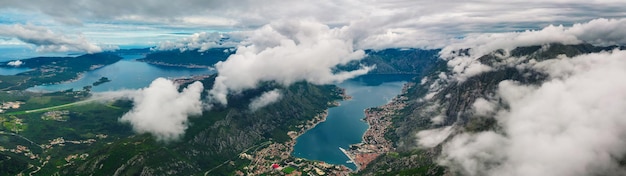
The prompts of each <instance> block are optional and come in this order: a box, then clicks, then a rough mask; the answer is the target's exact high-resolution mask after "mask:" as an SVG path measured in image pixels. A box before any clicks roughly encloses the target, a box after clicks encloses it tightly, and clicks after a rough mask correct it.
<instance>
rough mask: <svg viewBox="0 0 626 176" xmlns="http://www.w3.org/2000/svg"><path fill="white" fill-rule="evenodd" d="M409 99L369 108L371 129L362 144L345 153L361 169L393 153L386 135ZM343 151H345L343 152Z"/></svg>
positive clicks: (367, 131) (398, 99) (405, 87)
mask: <svg viewBox="0 0 626 176" xmlns="http://www.w3.org/2000/svg"><path fill="white" fill-rule="evenodd" d="M411 86H413V85H412V84H406V85H404V87H403V88H402V92H403V93H404V92H406V91H407V89H408V88H410V87H411ZM407 100H408V98H407V97H406V96H404V95H403V94H400V95H398V96H396V97H394V98H393V99H392V100H391V102H389V103H387V104H386V105H383V106H380V107H375V108H368V109H366V110H365V119H364V120H365V121H366V122H367V124H368V125H369V128H368V129H367V130H366V131H365V134H364V135H363V140H362V142H361V143H358V144H353V145H350V149H348V150H345V151H344V153H346V155H348V157H349V158H351V159H353V162H354V163H355V164H356V165H357V167H359V170H360V169H364V168H365V167H367V165H368V164H369V163H370V162H372V161H374V159H376V158H377V157H378V156H380V155H381V154H385V153H389V152H393V151H394V150H395V149H394V148H393V143H392V142H391V141H389V140H387V139H386V138H385V133H386V132H387V130H388V128H389V127H390V126H391V120H392V119H393V116H394V115H396V112H397V111H398V110H400V109H402V108H404V107H405V106H406V103H405V102H406V101H407ZM342 151H343V150H342Z"/></svg>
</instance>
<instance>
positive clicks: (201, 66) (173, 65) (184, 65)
mask: <svg viewBox="0 0 626 176" xmlns="http://www.w3.org/2000/svg"><path fill="white" fill-rule="evenodd" d="M137 61H139V62H145V63H148V64H152V65H160V66H168V67H183V68H210V67H211V66H206V65H195V64H189V65H187V64H170V63H165V62H155V61H147V60H137Z"/></svg>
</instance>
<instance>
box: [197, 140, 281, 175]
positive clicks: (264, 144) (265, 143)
mask: <svg viewBox="0 0 626 176" xmlns="http://www.w3.org/2000/svg"><path fill="white" fill-rule="evenodd" d="M271 143H272V141H265V142H263V143H261V144H259V145H255V146H252V147H249V148H247V149H245V150H244V151H242V152H241V153H239V155H241V154H242V153H246V152H248V150H250V149H253V148H257V149H258V148H259V147H262V146H266V145H269V144H271ZM239 155H237V156H235V157H233V158H231V159H229V160H226V161H224V162H223V163H222V164H220V165H218V166H215V167H214V168H213V169H211V170H209V171H206V172H205V173H204V175H205V176H206V175H208V174H209V173H211V172H212V171H213V170H215V169H217V168H220V167H222V166H223V165H224V164H226V163H228V162H230V161H232V160H233V159H235V158H237V157H239Z"/></svg>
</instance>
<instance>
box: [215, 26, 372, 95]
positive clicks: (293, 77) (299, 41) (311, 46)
mask: <svg viewBox="0 0 626 176" xmlns="http://www.w3.org/2000/svg"><path fill="white" fill-rule="evenodd" d="M244 42H246V43H249V45H243V46H239V47H237V51H236V53H235V54H233V55H231V56H230V57H229V58H228V60H226V61H224V62H219V63H217V64H216V65H215V67H216V69H217V71H218V77H217V78H216V79H215V84H214V86H213V88H212V89H211V90H210V91H209V94H210V96H211V98H212V99H213V100H215V101H216V102H219V103H221V104H224V105H225V104H227V103H228V102H227V95H228V94H229V93H231V92H235V93H236V92H240V91H242V90H245V89H251V88H254V87H256V86H257V84H259V83H260V82H264V81H274V82H277V83H279V84H282V85H284V86H288V85H291V84H293V83H295V82H298V81H307V82H310V83H313V84H330V83H335V82H341V81H343V80H346V79H350V78H353V77H355V76H358V75H362V74H365V73H367V72H368V71H369V70H371V69H372V68H370V67H362V68H360V69H359V70H354V71H342V72H338V73H335V72H334V71H333V68H335V67H336V66H338V65H342V64H346V63H348V62H350V61H354V60H359V59H362V58H363V57H364V55H365V53H364V52H363V51H362V50H355V49H354V48H353V43H352V41H351V40H350V39H349V38H345V37H344V34H342V33H341V31H340V29H337V28H329V27H328V26H326V25H324V24H320V23H317V22H313V21H283V22H277V23H272V24H269V25H266V26H264V27H261V28H260V29H258V30H255V31H254V32H253V34H252V35H251V36H250V37H249V38H248V39H247V40H246V41H244Z"/></svg>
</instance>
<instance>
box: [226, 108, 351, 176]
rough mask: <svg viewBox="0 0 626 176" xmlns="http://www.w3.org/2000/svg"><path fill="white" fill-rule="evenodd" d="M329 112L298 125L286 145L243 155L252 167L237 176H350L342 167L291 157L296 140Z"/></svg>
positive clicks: (278, 145) (271, 145) (247, 167)
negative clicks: (264, 175)
mask: <svg viewBox="0 0 626 176" xmlns="http://www.w3.org/2000/svg"><path fill="white" fill-rule="evenodd" d="M327 113H328V112H327V111H325V112H323V113H321V114H319V115H318V116H316V117H314V118H313V119H311V120H309V121H308V122H306V123H305V124H303V125H298V126H297V127H298V128H300V130H298V131H289V132H288V133H287V135H289V136H290V137H291V140H290V141H288V142H285V143H272V144H269V145H268V146H267V147H265V148H262V149H260V150H256V151H252V152H250V154H248V153H245V152H244V153H241V154H240V155H239V157H240V158H241V159H248V160H250V161H251V162H250V165H248V166H246V167H244V168H243V170H240V171H237V172H235V173H236V174H237V175H263V174H266V175H312V176H314V175H349V173H350V172H351V170H350V169H349V168H347V167H345V166H342V165H332V164H328V163H324V162H320V161H309V160H305V159H301V158H295V157H293V156H291V152H293V147H294V146H295V144H296V140H295V139H296V138H297V137H298V136H300V135H301V134H304V132H306V130H309V129H311V128H313V127H315V125H317V124H318V123H320V122H322V121H324V120H325V119H326V116H327Z"/></svg>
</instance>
